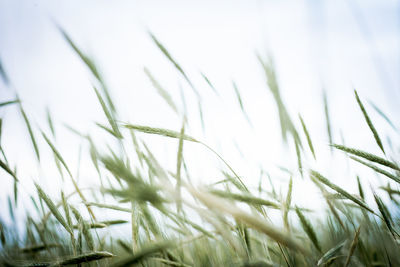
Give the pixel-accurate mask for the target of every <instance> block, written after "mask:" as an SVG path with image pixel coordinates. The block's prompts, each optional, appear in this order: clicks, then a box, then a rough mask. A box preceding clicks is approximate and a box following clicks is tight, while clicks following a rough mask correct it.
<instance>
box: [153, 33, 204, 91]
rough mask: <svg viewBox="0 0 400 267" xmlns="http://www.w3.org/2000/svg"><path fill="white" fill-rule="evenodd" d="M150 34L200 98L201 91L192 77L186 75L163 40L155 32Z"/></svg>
mask: <svg viewBox="0 0 400 267" xmlns="http://www.w3.org/2000/svg"><path fill="white" fill-rule="evenodd" d="M149 35H150V37H151V39H152V40H153V41H154V43H155V44H156V45H157V47H158V48H159V49H160V50H161V52H162V53H163V54H164V55H165V56H166V57H167V58H168V60H169V61H170V62H171V63H172V64H173V65H174V67H175V68H176V69H177V70H178V72H179V73H180V74H181V75H182V76H183V78H184V79H185V80H186V82H187V83H188V84H189V85H190V87H191V88H192V90H193V92H194V93H195V94H196V95H197V97H198V98H200V94H199V92H198V91H197V89H196V88H195V87H194V85H193V83H192V82H191V81H190V79H189V77H188V76H187V75H186V73H185V71H184V70H183V69H182V67H181V66H180V65H179V64H178V63H177V62H176V61H175V59H174V58H172V56H171V54H170V53H169V52H168V50H167V49H166V48H165V46H164V45H163V44H161V42H160V41H159V40H158V39H157V38H156V37H155V36H154V34H153V33H151V32H149Z"/></svg>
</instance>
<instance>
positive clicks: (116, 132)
mask: <svg viewBox="0 0 400 267" xmlns="http://www.w3.org/2000/svg"><path fill="white" fill-rule="evenodd" d="M93 89H94V91H95V93H96V96H97V99H98V100H99V102H100V105H101V108H102V109H103V112H104V114H105V115H106V118H107V120H108V123H109V124H110V126H111V128H112V130H113V133H114V135H115V136H116V137H117V138H120V139H122V135H121V132H120V131H119V128H118V124H117V123H116V121H115V118H114V116H113V114H112V112H110V111H109V110H108V108H107V106H106V103H105V102H104V100H103V98H102V97H101V95H100V93H99V91H98V90H97V89H96V87H93Z"/></svg>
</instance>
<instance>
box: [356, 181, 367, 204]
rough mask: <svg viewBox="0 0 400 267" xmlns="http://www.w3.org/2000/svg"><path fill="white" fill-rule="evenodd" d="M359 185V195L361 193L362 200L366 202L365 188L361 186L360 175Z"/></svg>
mask: <svg viewBox="0 0 400 267" xmlns="http://www.w3.org/2000/svg"><path fill="white" fill-rule="evenodd" d="M357 185H358V193H359V195H360V197H361V199H362V200H363V201H365V198H364V190H363V188H362V185H361V182H360V177H359V176H358V175H357Z"/></svg>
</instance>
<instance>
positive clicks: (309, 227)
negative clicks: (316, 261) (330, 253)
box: [296, 207, 321, 252]
mask: <svg viewBox="0 0 400 267" xmlns="http://www.w3.org/2000/svg"><path fill="white" fill-rule="evenodd" d="M296 213H297V217H299V220H300V223H301V226H302V228H303V230H304V232H306V234H307V236H308V237H309V238H310V240H311V242H312V243H313V245H314V246H315V248H316V249H317V250H318V251H319V252H321V245H320V243H319V240H318V237H317V234H316V233H315V231H314V228H313V226H312V225H311V223H310V222H309V221H308V220H307V218H306V217H305V216H304V215H303V213H302V212H301V211H300V209H298V208H297V207H296Z"/></svg>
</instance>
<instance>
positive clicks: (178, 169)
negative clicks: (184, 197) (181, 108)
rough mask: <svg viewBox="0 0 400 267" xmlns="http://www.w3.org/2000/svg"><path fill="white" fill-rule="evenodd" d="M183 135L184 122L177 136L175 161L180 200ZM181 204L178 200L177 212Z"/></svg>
mask: <svg viewBox="0 0 400 267" xmlns="http://www.w3.org/2000/svg"><path fill="white" fill-rule="evenodd" d="M184 134H185V121H184V122H183V123H182V128H181V132H180V136H179V145H178V155H177V160H176V190H177V194H178V199H180V198H181V179H182V178H181V167H182V157H183V136H184ZM181 205H182V203H181V201H180V200H179V201H178V203H177V210H178V211H179V210H180V209H181V208H182V207H181Z"/></svg>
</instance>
